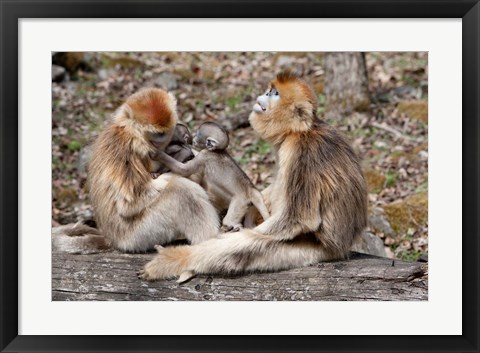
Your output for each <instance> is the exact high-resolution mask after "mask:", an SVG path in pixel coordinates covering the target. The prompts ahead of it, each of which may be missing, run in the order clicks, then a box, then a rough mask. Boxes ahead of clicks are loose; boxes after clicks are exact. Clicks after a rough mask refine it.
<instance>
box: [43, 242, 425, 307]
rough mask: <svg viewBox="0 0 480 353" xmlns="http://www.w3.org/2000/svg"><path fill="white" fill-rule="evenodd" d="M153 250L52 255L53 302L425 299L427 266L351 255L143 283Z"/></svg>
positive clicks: (356, 254) (355, 254)
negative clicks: (181, 281)
mask: <svg viewBox="0 0 480 353" xmlns="http://www.w3.org/2000/svg"><path fill="white" fill-rule="evenodd" d="M153 256H155V254H154V253H150V254H121V253H117V252H108V253H102V254H90V255H72V254H61V253H53V254H52V299H53V300H58V301H62V300H117V301H123V300H144V301H152V300H173V301H178V300H204V301H205V300H237V301H238V300H242V301H250V300H312V301H314V300H318V301H327V300H330V301H331V300H335V301H346V300H349V301H352V300H370V301H373V300H375V301H385V300H396V301H406V300H427V299H428V265H427V264H426V263H418V262H404V261H399V260H391V259H386V258H380V257H374V256H370V255H363V254H359V253H353V254H352V256H351V258H350V260H348V261H338V262H324V263H319V264H316V265H312V266H309V267H304V268H298V269H293V270H288V271H282V272H277V273H255V274H248V275H244V276H236V277H226V276H198V277H196V278H194V279H192V280H191V281H189V282H187V283H184V284H181V285H179V284H177V283H176V282H175V280H169V281H158V282H144V281H141V280H139V279H138V278H137V275H136V272H137V271H138V270H139V269H140V268H142V267H143V265H144V264H146V263H147V262H148V261H149V260H150V259H151V258H153Z"/></svg>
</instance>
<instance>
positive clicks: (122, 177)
mask: <svg viewBox="0 0 480 353" xmlns="http://www.w3.org/2000/svg"><path fill="white" fill-rule="evenodd" d="M125 139H128V136H126V135H124V134H123V133H122V129H120V128H119V127H118V126H116V125H115V124H112V123H111V124H109V125H108V126H107V127H106V128H105V129H104V130H103V131H102V132H101V133H100V135H99V136H98V138H97V140H96V141H95V143H94V144H93V146H92V158H91V160H90V163H89V166H88V188H89V197H90V201H91V203H92V206H93V208H94V211H95V218H96V222H97V225H98V227H99V228H100V229H101V230H102V233H103V234H104V235H105V236H106V237H107V238H108V239H110V240H113V242H115V241H116V238H118V237H122V236H128V231H129V229H130V228H132V227H134V226H135V225H136V221H139V220H140V219H141V216H142V215H141V214H139V215H137V216H136V217H132V218H131V219H126V218H125V217H121V216H120V214H119V212H118V208H117V203H118V202H119V200H120V199H125V200H126V201H128V200H131V201H132V202H133V201H134V200H136V199H139V198H142V197H145V196H147V193H148V191H149V190H148V188H147V185H148V182H149V171H148V170H147V165H148V163H149V161H148V159H145V160H143V159H142V158H140V157H139V156H138V155H137V154H135V153H133V151H131V150H130V148H129V143H128V142H127V141H125Z"/></svg>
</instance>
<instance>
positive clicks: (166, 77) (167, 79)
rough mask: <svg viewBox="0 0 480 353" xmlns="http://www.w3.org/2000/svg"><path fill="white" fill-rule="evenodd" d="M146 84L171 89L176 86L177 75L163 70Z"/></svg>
mask: <svg viewBox="0 0 480 353" xmlns="http://www.w3.org/2000/svg"><path fill="white" fill-rule="evenodd" d="M147 86H154V87H159V88H163V89H164V90H167V91H172V90H175V89H177V88H178V76H177V75H175V74H172V73H170V72H163V73H161V74H160V75H158V76H157V77H156V78H154V79H152V80H150V81H149V82H148V83H147Z"/></svg>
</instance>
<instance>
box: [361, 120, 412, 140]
mask: <svg viewBox="0 0 480 353" xmlns="http://www.w3.org/2000/svg"><path fill="white" fill-rule="evenodd" d="M369 125H370V126H372V127H376V128H377V129H381V130H384V131H387V132H389V133H391V134H392V135H395V137H400V138H403V139H405V140H409V141H415V139H413V138H411V137H410V136H407V135H404V134H402V133H401V132H400V131H398V130H395V129H394V128H393V127H390V126H385V125H383V124H378V123H370V124H369Z"/></svg>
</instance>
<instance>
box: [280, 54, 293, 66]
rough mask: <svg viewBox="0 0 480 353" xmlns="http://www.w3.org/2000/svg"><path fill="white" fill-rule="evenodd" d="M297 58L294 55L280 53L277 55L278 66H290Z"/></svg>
mask: <svg viewBox="0 0 480 353" xmlns="http://www.w3.org/2000/svg"><path fill="white" fill-rule="evenodd" d="M296 60H297V59H296V58H294V57H293V56H287V55H280V56H278V57H277V61H276V64H277V65H278V66H290V65H293V64H294V63H295V61H296Z"/></svg>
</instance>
